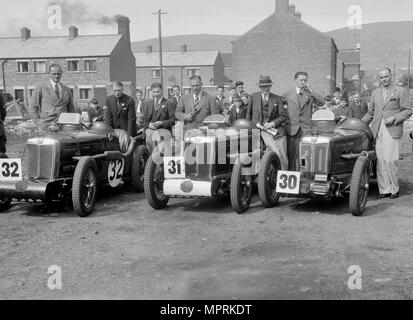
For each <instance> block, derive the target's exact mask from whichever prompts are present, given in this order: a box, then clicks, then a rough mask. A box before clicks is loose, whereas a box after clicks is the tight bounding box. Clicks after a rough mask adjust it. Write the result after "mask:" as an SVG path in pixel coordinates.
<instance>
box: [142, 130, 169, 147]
mask: <svg viewBox="0 0 413 320" xmlns="http://www.w3.org/2000/svg"><path fill="white" fill-rule="evenodd" d="M145 139H146V146H147V147H148V149H149V152H150V153H152V152H153V150H154V149H155V147H156V146H158V148H157V149H158V151H162V150H168V151H169V152H170V148H168V147H170V146H168V143H169V144H170V143H171V142H172V135H171V132H170V131H169V130H167V129H157V130H152V129H146V131H145ZM166 148H167V149H166Z"/></svg>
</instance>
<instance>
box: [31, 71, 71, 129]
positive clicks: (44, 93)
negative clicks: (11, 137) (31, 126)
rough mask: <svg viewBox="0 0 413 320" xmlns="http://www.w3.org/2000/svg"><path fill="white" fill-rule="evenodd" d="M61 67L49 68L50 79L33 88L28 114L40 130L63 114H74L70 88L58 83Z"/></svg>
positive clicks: (60, 76) (61, 72)
mask: <svg viewBox="0 0 413 320" xmlns="http://www.w3.org/2000/svg"><path fill="white" fill-rule="evenodd" d="M62 74H63V71H62V67H61V66H60V65H58V64H51V65H50V66H49V76H50V79H49V81H47V82H46V83H44V84H42V85H39V86H37V87H35V89H34V91H33V94H32V97H31V100H30V104H29V114H30V115H31V117H32V118H33V120H34V121H35V122H36V123H37V125H38V126H39V128H40V129H41V130H44V129H46V128H47V127H48V126H50V125H51V124H53V123H54V122H56V121H57V120H58V119H59V115H60V114H61V113H63V112H76V110H75V106H74V104H73V97H72V92H71V91H70V88H69V87H67V86H65V85H64V84H62V83H61V82H60V79H61V78H62Z"/></svg>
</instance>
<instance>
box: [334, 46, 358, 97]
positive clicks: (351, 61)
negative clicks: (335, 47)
mask: <svg viewBox="0 0 413 320" xmlns="http://www.w3.org/2000/svg"><path fill="white" fill-rule="evenodd" d="M337 61H338V63H337V81H338V82H339V83H338V86H339V87H341V89H342V91H343V92H346V93H348V92H350V91H354V90H360V89H361V80H362V79H360V66H361V64H360V49H342V50H340V51H339V53H338V56H337Z"/></svg>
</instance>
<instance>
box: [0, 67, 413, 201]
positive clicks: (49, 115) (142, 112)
mask: <svg viewBox="0 0 413 320" xmlns="http://www.w3.org/2000/svg"><path fill="white" fill-rule="evenodd" d="M49 75H50V79H49V81H48V82H47V83H44V84H43V85H41V86H37V87H36V88H35V90H34V92H33V95H32V98H31V101H30V106H29V113H30V115H31V116H32V118H33V120H34V121H35V122H36V123H37V124H38V126H39V127H40V128H42V129H45V128H46V127H47V126H49V125H50V124H51V123H53V122H55V121H56V120H57V118H58V116H59V114H60V113H62V112H77V110H75V106H74V103H73V97H72V94H71V91H70V89H69V88H68V87H67V86H65V85H64V84H62V83H61V81H60V80H61V77H62V68H61V67H60V66H59V65H57V64H52V65H50V67H49ZM378 79H379V81H380V87H379V88H377V89H376V90H375V91H373V93H372V97H371V100H370V102H369V104H367V103H364V102H361V101H360V93H359V92H352V93H350V94H349V95H347V96H344V95H343V94H342V92H341V90H340V88H336V89H335V91H334V93H333V95H332V96H331V95H328V96H325V97H323V96H321V95H319V94H317V92H315V91H314V90H313V89H312V88H311V86H310V85H309V75H308V73H307V72H303V71H300V72H297V73H296V74H295V76H294V85H292V88H291V90H289V91H288V92H286V93H285V94H283V95H282V96H280V95H276V94H274V93H273V92H271V90H272V86H273V82H272V80H271V78H270V77H269V76H261V77H260V78H259V81H258V83H257V87H258V89H259V90H257V92H255V93H252V94H249V93H247V92H246V91H245V90H244V83H243V82H242V81H237V82H236V83H235V85H234V86H231V87H230V88H229V90H228V97H226V96H225V87H224V86H218V87H217V90H216V96H215V97H214V96H212V95H210V94H208V93H207V92H206V91H204V90H203V88H202V86H203V84H202V79H201V77H200V76H192V77H191V78H190V92H189V93H188V94H182V92H181V88H180V87H179V86H178V85H175V86H173V88H172V96H171V97H169V98H167V97H164V96H163V92H164V90H163V88H162V84H161V83H158V82H155V83H153V84H152V85H151V94H152V98H151V99H144V95H143V92H142V91H141V90H137V93H136V100H135V99H134V98H133V97H131V96H129V95H127V94H125V93H124V88H123V84H122V83H121V82H115V83H113V84H112V89H113V94H112V95H111V96H109V97H108V98H107V100H106V104H105V106H103V107H100V106H99V105H98V103H97V100H96V99H94V98H93V99H91V101H90V104H89V106H88V108H86V109H85V110H82V111H83V113H85V116H86V117H87V118H88V119H89V120H90V121H104V122H105V123H106V124H107V125H109V126H110V127H112V128H113V129H123V130H125V131H126V132H127V133H128V135H129V136H132V137H133V136H136V135H137V134H138V133H139V132H143V133H145V136H146V141H147V145H148V148H149V149H150V150H152V148H153V145H152V136H153V134H154V133H155V132H158V133H159V131H165V130H166V131H169V133H171V132H172V130H173V127H174V125H175V123H177V122H178V121H179V122H181V123H183V127H184V130H188V129H192V128H197V127H198V126H199V125H200V124H202V122H203V120H204V119H205V118H206V117H207V116H209V115H212V114H222V115H223V116H224V119H225V121H226V123H227V124H228V125H229V126H231V125H233V124H234V122H235V121H237V120H239V119H247V120H249V121H251V122H252V125H253V126H254V127H255V126H256V125H261V126H262V127H263V130H262V131H261V136H262V139H263V141H264V143H265V145H266V147H267V148H268V149H271V150H273V151H275V152H276V153H277V154H278V156H279V158H280V162H281V168H282V169H285V170H290V171H299V163H298V150H299V141H300V139H301V137H302V136H303V134H304V133H305V131H306V130H308V129H310V128H311V118H312V114H313V113H314V111H316V110H320V109H327V110H330V111H332V112H333V113H334V114H335V116H336V119H337V120H340V121H344V120H345V119H347V118H358V119H361V120H362V121H364V122H366V123H369V124H370V123H371V129H372V132H373V135H374V138H375V141H376V150H377V156H378V166H377V171H378V185H379V192H380V193H379V195H378V198H379V199H381V198H384V197H390V198H392V199H395V198H397V197H398V195H399V186H398V167H397V160H398V159H399V149H400V139H401V137H402V135H403V122H404V121H405V120H407V119H408V118H409V117H410V116H411V115H412V106H411V103H410V100H409V91H408V89H404V88H402V87H398V86H396V85H395V84H394V83H393V81H392V74H391V70H390V69H388V68H383V69H381V70H380V71H379V74H378ZM0 98H1V95H0ZM3 109H4V103H3V102H2V100H0V111H1V117H0V153H5V152H6V150H5V143H6V141H5V138H6V137H5V133H4V126H3V121H4V116H5V113H4V112H3ZM270 129H275V130H276V131H277V135H275V136H274V135H272V134H269V133H268V132H267V131H268V130H270ZM164 136H165V135H164Z"/></svg>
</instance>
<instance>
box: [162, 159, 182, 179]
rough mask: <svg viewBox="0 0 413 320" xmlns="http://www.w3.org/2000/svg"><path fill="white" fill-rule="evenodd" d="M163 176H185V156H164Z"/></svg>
mask: <svg viewBox="0 0 413 320" xmlns="http://www.w3.org/2000/svg"><path fill="white" fill-rule="evenodd" d="M164 168H165V178H166V179H168V178H169V179H170V178H175V179H176V178H185V158H184V157H165V158H164Z"/></svg>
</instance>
